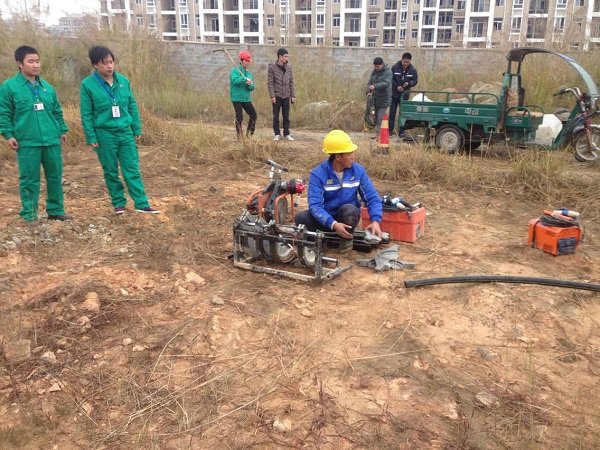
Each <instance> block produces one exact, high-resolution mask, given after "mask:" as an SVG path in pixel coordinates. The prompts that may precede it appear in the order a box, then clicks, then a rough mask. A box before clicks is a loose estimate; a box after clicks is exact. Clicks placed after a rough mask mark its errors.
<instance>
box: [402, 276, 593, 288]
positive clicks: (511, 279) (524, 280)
mask: <svg viewBox="0 0 600 450" xmlns="http://www.w3.org/2000/svg"><path fill="white" fill-rule="evenodd" d="M448 283H517V284H541V285H544V286H554V287H564V288H572V289H582V290H584V291H595V292H600V284H593V283H583V282H580V281H565V280H556V279H552V278H537V277H517V276H512V275H464V276H458V277H441V278H423V279H421V280H406V281H405V282H404V286H405V287H407V288H411V287H420V286H431V285H433V284H448Z"/></svg>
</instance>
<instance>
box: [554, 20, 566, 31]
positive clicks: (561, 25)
mask: <svg viewBox="0 0 600 450" xmlns="http://www.w3.org/2000/svg"><path fill="white" fill-rule="evenodd" d="M564 29H565V18H564V17H555V18H554V31H564Z"/></svg>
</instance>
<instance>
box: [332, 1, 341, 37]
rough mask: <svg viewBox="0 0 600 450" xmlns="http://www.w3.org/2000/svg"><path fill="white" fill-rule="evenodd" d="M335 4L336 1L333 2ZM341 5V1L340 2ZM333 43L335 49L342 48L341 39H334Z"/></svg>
mask: <svg viewBox="0 0 600 450" xmlns="http://www.w3.org/2000/svg"><path fill="white" fill-rule="evenodd" d="M333 2H334V3H335V0H333ZM338 3H339V0H338ZM331 43H332V44H333V46H334V47H339V46H340V38H333V39H332V41H331Z"/></svg>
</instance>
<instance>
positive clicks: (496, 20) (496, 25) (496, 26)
mask: <svg viewBox="0 0 600 450" xmlns="http://www.w3.org/2000/svg"><path fill="white" fill-rule="evenodd" d="M502 23H503V20H502V17H495V18H494V31H502Z"/></svg>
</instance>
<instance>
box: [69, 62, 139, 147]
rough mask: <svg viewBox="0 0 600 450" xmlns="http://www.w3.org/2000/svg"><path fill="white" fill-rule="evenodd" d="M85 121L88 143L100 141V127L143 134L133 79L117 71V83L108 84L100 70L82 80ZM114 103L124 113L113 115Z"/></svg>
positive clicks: (82, 115)
mask: <svg viewBox="0 0 600 450" xmlns="http://www.w3.org/2000/svg"><path fill="white" fill-rule="evenodd" d="M80 96H81V101H80V105H79V108H80V112H81V125H82V126H83V132H84V133H85V141H86V142H87V143H88V144H96V143H97V142H98V138H97V137H96V130H106V131H111V132H113V133H131V132H133V135H134V136H140V135H141V134H142V122H141V120H140V113H139V111H138V107H137V103H136V101H135V97H134V96H133V92H131V87H130V86H129V80H128V79H127V78H126V77H125V76H123V75H121V74H120V73H117V72H114V74H113V85H112V86H111V85H110V84H108V83H107V82H106V81H104V79H102V78H101V77H100V75H96V72H95V71H94V72H92V74H91V75H90V76H88V77H86V78H84V79H83V81H82V82H81V92H80ZM113 106H118V107H119V113H120V117H113Z"/></svg>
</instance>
